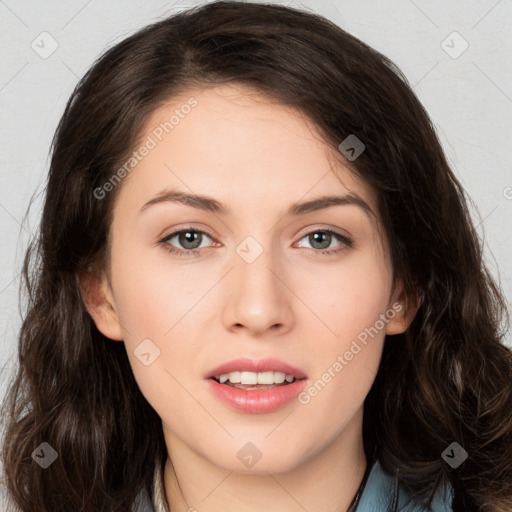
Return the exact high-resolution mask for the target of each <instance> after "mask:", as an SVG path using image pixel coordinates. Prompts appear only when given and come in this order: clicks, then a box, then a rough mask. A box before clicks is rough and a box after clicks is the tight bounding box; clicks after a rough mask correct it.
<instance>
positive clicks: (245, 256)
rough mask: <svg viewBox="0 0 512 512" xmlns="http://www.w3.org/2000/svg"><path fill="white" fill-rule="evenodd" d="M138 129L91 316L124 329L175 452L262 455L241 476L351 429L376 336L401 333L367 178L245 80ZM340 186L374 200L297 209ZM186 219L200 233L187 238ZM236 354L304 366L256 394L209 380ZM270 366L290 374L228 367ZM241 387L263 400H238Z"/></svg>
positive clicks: (280, 467)
mask: <svg viewBox="0 0 512 512" xmlns="http://www.w3.org/2000/svg"><path fill="white" fill-rule="evenodd" d="M192 97H193V98H194V99H195V101H194V100H191V99H190V98H192ZM185 105H189V107H190V108H188V107H186V106H185ZM175 111H178V112H175ZM173 115H174V116H175V117H174V118H172V120H171V121H170V122H169V120H170V118H171V116H173ZM177 119H179V121H177ZM166 122H167V123H168V124H167V125H166V124H165V123H166ZM347 135H348V134H347ZM141 141H142V142H141V145H140V146H139V149H138V152H137V155H138V156H136V157H135V158H136V159H137V165H136V166H135V167H133V168H130V167H128V168H129V169H130V172H129V174H128V176H127V177H126V178H124V179H123V181H122V183H121V184H120V185H117V186H119V187H121V189H120V191H119V192H120V193H119V196H118V198H117V201H116V204H115V209H114V216H113V223H112V229H111V241H112V250H111V279H110V281H109V282H107V281H104V282H103V285H104V288H103V290H104V292H105V297H106V298H107V300H108V302H109V303H110V305H111V310H110V311H107V310H106V309H104V312H103V314H98V313H95V312H93V316H94V318H95V320H96V324H97V325H98V328H99V329H100V330H101V331H102V332H103V333H104V334H105V335H107V336H109V337H110V338H112V339H118V340H121V339H122V340H124V343H125V345H126V350H127V353H128V356H129V358H130V363H131V365H132V368H133V373H134V375H135V378H136V380H137V382H138V385H139V386H140V389H141V392H142V393H143V394H144V396H145V397H146V399H147V400H148V402H149V403H150V404H151V405H152V407H153V408H154V409H155V410H156V412H157V413H158V414H159V415H160V417H161V418H162V422H163V428H164V434H165V436H166V440H167V443H168V447H169V445H172V443H176V445H177V444H180V445H181V446H186V447H188V448H189V449H190V450H192V451H193V452H195V454H197V455H199V456H201V457H203V458H205V459H207V460H209V461H211V462H213V463H215V464H216V465H218V466H221V467H223V468H227V469H230V470H235V471H244V470H248V469H250V465H248V463H247V462H244V461H245V460H246V459H247V454H249V455H250V456H254V457H256V458H258V457H259V456H260V455H258V451H259V453H260V454H261V459H260V460H258V461H257V463H256V464H254V469H252V468H251V469H250V470H251V471H254V472H266V471H270V472H282V471H287V470H290V469H292V468H293V467H296V466H298V465H299V464H301V463H302V462H305V461H306V460H308V459H309V458H311V457H313V456H314V455H315V454H318V453H319V452H321V451H322V450H323V449H325V448H327V447H328V446H330V445H331V444H332V443H334V442H335V441H336V440H337V439H338V438H339V436H340V434H341V433H342V432H343V431H346V430H348V429H352V430H353V432H360V425H361V418H362V406H363V401H364V399H365V397H366V395H367V393H368V391H369V390H370V388H371V385H372V383H373V381H374V378H375V375H376V373H377V370H378V367H379V362H380V357H381V351H382V347H383V341H384V337H385V334H386V333H389V334H394V333H396V332H400V331H402V330H403V328H404V327H405V326H403V325H402V324H399V323H398V322H399V318H400V314H399V313H398V311H399V309H400V308H401V306H397V303H396V301H397V299H399V298H400V297H399V295H398V293H400V291H401V288H400V287H398V288H397V290H396V291H395V292H394V293H392V292H393V290H392V284H393V283H392V268H391V265H390V263H389V261H388V259H387V257H386V253H387V249H386V247H385V246H383V245H382V241H381V239H380V238H379V235H378V224H377V223H378V222H379V219H378V217H377V210H376V202H375V196H374V195H373V193H372V191H371V190H370V188H369V187H368V186H366V185H365V184H364V183H362V182H361V181H359V180H357V179H356V178H355V177H354V176H353V175H352V174H351V172H350V171H349V169H348V167H346V166H345V165H343V163H342V162H343V161H345V162H346V163H347V164H349V162H347V161H346V160H344V158H343V156H342V154H341V153H339V154H338V155H337V159H336V158H335V156H336V155H335V154H334V153H329V150H328V149H327V146H326V144H325V143H324V142H323V141H322V140H321V139H320V137H319V136H318V135H315V132H314V131H313V128H312V126H311V124H308V123H307V122H306V120H305V119H304V118H303V117H302V116H301V115H300V114H298V113H297V112H295V111H293V110H291V109H289V108H286V107H283V106H278V105H276V104H272V103H270V102H268V100H265V99H264V98H262V97H256V96H254V95H251V93H250V90H248V89H245V88H243V87H235V86H218V87H216V88H214V89H210V90H207V91H199V90H198V91H193V92H191V93H190V94H188V95H183V96H180V97H179V98H175V99H173V100H172V101H170V102H169V103H168V104H167V105H165V106H162V107H160V108H159V109H158V110H156V111H155V112H154V113H153V114H152V116H151V118H150V119H149V120H148V122H147V124H146V128H145V133H144V135H143V137H142V138H141ZM340 142H341V141H340ZM363 142H364V141H363ZM143 145H145V147H146V150H144V149H140V148H141V147H142V146H143ZM132 163H133V161H132ZM342 183H343V184H342ZM171 192H179V193H181V194H183V196H185V195H190V196H196V195H197V196H201V197H202V198H205V197H208V198H211V201H212V202H211V203H209V202H208V203H207V202H205V201H202V200H201V201H200V200H198V199H188V200H186V199H185V200H183V201H178V200H172V193H171ZM110 193H112V192H110ZM165 194H167V198H166V196H165ZM346 195H351V196H357V197H358V198H360V200H362V201H364V202H365V203H366V204H367V205H368V207H369V209H371V210H367V209H365V208H363V207H361V206H360V205H358V204H355V203H347V204H340V203H338V204H337V203H336V202H335V201H331V202H326V203H324V204H323V205H321V204H318V203H316V207H315V203H311V204H310V205H309V206H308V207H303V208H300V207H298V205H300V204H305V203H310V202H311V201H315V200H318V199H319V198H324V197H326V196H338V197H342V196H346ZM156 198H159V200H156ZM98 200H101V199H98ZM361 204H362V203H361ZM292 206H293V207H294V211H292V212H289V210H290V208H292ZM372 211H373V213H371V212H372ZM192 228H193V229H194V230H197V231H200V233H199V234H196V235H194V234H193V233H189V234H188V235H187V234H186V232H187V230H188V231H189V232H190V230H191V229H192ZM179 230H185V233H183V234H182V235H181V236H180V235H179V234H178V235H172V233H174V232H177V231H179ZM326 230H332V231H333V232H335V233H337V234H339V238H338V237H337V236H336V235H335V234H329V232H326ZM171 235H172V236H171ZM194 249H195V251H194V252H193V253H192V250H194ZM179 251H181V252H179ZM105 311H106V312H105ZM400 325H402V327H400ZM241 357H243V358H247V359H249V360H252V361H256V362H258V361H260V360H263V359H274V360H276V359H277V360H279V361H280V362H282V363H283V364H287V365H289V366H290V367H293V368H294V369H295V370H297V371H296V372H295V370H290V371H293V372H294V373H295V374H296V377H297V378H298V377H300V376H301V375H300V373H301V374H302V377H304V376H305V377H306V378H305V379H303V380H297V382H296V383H294V384H284V383H283V384H282V385H280V386H278V387H274V388H270V389H269V390H266V391H265V390H263V391H255V390H237V389H236V388H235V387H233V386H226V384H219V383H216V382H215V383H214V382H213V381H212V379H209V378H208V377H209V376H210V375H212V373H215V372H214V369H215V368H217V367H219V366H220V365H223V364H225V363H229V362H230V361H232V360H234V359H236V358H241ZM273 365H274V366H275V368H274V370H279V369H281V370H283V368H280V366H279V363H277V362H275V361H274V362H271V363H270V365H269V366H261V367H254V368H253V367H244V364H239V366H242V367H240V368H238V367H237V364H236V363H235V367H234V369H233V371H235V372H236V370H237V369H238V370H239V371H244V370H251V369H252V370H257V369H262V370H265V371H266V372H269V371H270V372H271V371H274V370H272V367H273ZM217 373H218V372H217ZM221 373H223V372H221ZM224 373H225V372H224ZM281 373H287V372H281ZM269 376H270V377H272V378H274V377H276V375H275V374H273V373H270V374H269V373H266V377H269ZM230 377H231V378H232V379H233V380H235V381H236V380H237V378H236V373H235V374H234V375H233V374H232V375H230ZM245 377H246V378H249V379H250V378H252V377H253V375H252V374H248V375H246V376H245ZM277 380H279V374H278V375H277ZM285 382H286V380H285ZM285 386H291V387H292V386H293V391H292V392H290V391H288V390H285V389H284V388H285ZM215 390H216V391H215ZM224 391H225V392H226V393H224ZM250 393H257V394H258V395H257V396H258V397H259V398H258V399H255V398H254V397H256V394H253V395H252V397H253V399H252V400H251V398H249V401H250V403H249V405H244V403H245V402H244V400H245V399H246V398H247V397H249V396H250ZM225 395H229V396H230V397H231V398H230V400H231V402H229V399H222V398H220V396H225ZM233 401H234V402H235V403H233ZM236 404H238V406H237V405H236ZM248 443H252V444H251V445H249V444H248ZM255 448H256V449H255ZM241 449H242V451H241V452H240V450H241ZM244 450H245V451H244ZM244 457H245V458H244ZM254 457H253V458H254ZM247 460H248V459H247ZM251 460H252V459H251Z"/></svg>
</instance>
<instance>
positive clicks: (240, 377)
mask: <svg viewBox="0 0 512 512" xmlns="http://www.w3.org/2000/svg"><path fill="white" fill-rule="evenodd" d="M210 378H211V379H212V380H214V381H215V382H218V383H219V384H222V385H224V386H229V387H232V388H237V389H247V390H251V389H271V388H277V387H283V386H288V385H289V384H292V383H293V382H295V381H296V380H302V379H297V378H296V377H294V376H293V375H288V374H285V373H281V372H261V373H254V372H231V373H229V374H222V375H219V376H216V377H210Z"/></svg>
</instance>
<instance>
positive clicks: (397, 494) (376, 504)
mask: <svg viewBox="0 0 512 512" xmlns="http://www.w3.org/2000/svg"><path fill="white" fill-rule="evenodd" d="M451 503H452V489H451V487H445V488H440V489H439V490H438V492H437V493H436V495H435V497H434V500H433V501H432V505H431V510H432V511H435V512H452V511H453V509H452V505H451ZM356 512H424V511H423V509H421V508H420V507H418V506H415V505H413V504H412V502H411V494H410V493H409V492H408V490H407V488H406V487H404V486H403V485H401V486H400V485H397V483H396V482H395V478H394V477H393V476H392V475H389V474H387V473H385V472H384V470H383V469H382V467H381V465H380V463H379V461H378V460H377V461H376V462H375V463H374V465H373V467H372V469H371V471H370V474H369V475H368V480H367V481H366V485H365V486H364V489H363V493H362V495H361V499H360V501H359V504H358V506H357V509H356Z"/></svg>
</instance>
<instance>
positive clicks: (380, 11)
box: [0, 0, 512, 399]
mask: <svg viewBox="0 0 512 512" xmlns="http://www.w3.org/2000/svg"><path fill="white" fill-rule="evenodd" d="M202 3H205V2H200V1H199V2H198V1H196V2H194V1H189V2H187V1H180V2H165V1H159V0H153V1H151V2H147V1H142V0H141V1H137V0H125V1H121V0H111V1H109V2H104V1H100V0H89V1H87V0H66V1H63V0H61V1H57V0H53V1H46V2H40V1H35V0H32V1H26V0H5V1H2V0H0V106H1V108H0V180H1V185H0V229H1V239H2V244H1V249H0V251H1V256H0V265H1V267H0V326H1V337H2V339H1V343H0V363H1V368H5V369H4V371H3V372H2V373H1V376H2V378H1V380H0V386H1V389H0V399H1V398H3V393H4V387H5V378H6V377H7V376H8V375H9V373H10V369H11V368H13V366H14V364H15V357H14V356H15V352H16V343H17V339H16V336H17V331H18V329H19V326H20V323H21V320H20V316H19V309H18V285H19V271H20V268H21V262H22V256H23V254H24V251H25V248H26V246H27V242H28V240H29V237H30V234H31V232H35V231H36V230H37V224H38V221H39V215H40V207H41V200H42V191H43V187H44V183H45V177H46V173H47V170H48V163H49V158H48V150H49V146H50V142H51V138H52V136H53V132H54V130H55V128H56V126H57V122H58V120H59V117H60V115H61V114H62V112H63V109H64V105H65V102H66V100H67V98H68V96H69V94H70V93H71V91H72V89H73V87H74V86H75V84H76V82H77V81H78V79H79V78H80V77H81V76H82V75H83V74H84V73H85V71H86V70H87V69H88V68H89V67H90V65H91V64H92V63H93V61H94V60H95V59H96V57H97V56H98V55H99V54H100V53H101V52H102V51H103V50H104V49H105V48H106V47H107V46H111V45H112V44H114V43H115V42H118V41H119V40H121V39H123V38H124V37H126V36H127V35H129V34H130V33H132V32H133V31H134V30H136V29H138V28H140V27H142V26H144V25H146V24H147V23H149V22H152V21H155V20H157V19H158V18H160V17H161V16H162V15H166V14H170V13H172V12H174V11H177V10H180V9H183V8H186V7H189V6H193V5H198V4H202ZM276 3H283V4H286V5H292V6H297V7H305V8H307V9H308V10H313V11H315V12H318V13H320V14H323V15H325V16H326V17H328V18H329V19H331V20H332V21H334V22H335V23H337V24H338V25H340V26H341V27H343V28H344V29H346V30H347V31H349V32H350V33H352V34H353V35H355V36H357V37H359V38H360V39H362V40H363V41H365V42H367V43H368V44H370V45H371V46H373V47H374V48H376V49H377V50H379V51H381V52H382V53H384V54H385V55H387V56H389V57H390V58H391V59H392V60H394V61H395V62H396V63H397V64H398V65H399V67H400V68H401V69H402V70H403V71H404V73H405V74H406V76H407V77H408V79H409V81H410V82H411V84H412V85H413V86H414V90H415V92H416V93H417V95H418V96H419V98H420V100H421V101H422V102H423V104H424V105H425V107H426V108H427V110H428V112H429V113H430V115H431V117H432V119H433V121H434V123H435V125H436V127H437V130H438V132H439V136H440V138H441V141H442V143H443V146H444V148H445V150H446V153H447V156H448V159H449V161H450V163H451V165H452V167H453V169H454V171H455V173H456V175H457V176H458V178H459V179H460V181H461V183H462V185H463V186H464V187H465V188H466V190H467V192H468V193H469V195H470V196H471V198H472V199H473V201H474V207H472V208H473V210H472V212H473V216H474V219H475V223H476V224H477V225H478V231H479V233H480V235H481V237H482V238H483V240H484V244H485V255H486V261H487V263H488V265H489V268H490V269H491V271H492V272H493V274H494V275H495V276H496V277H497V279H498V281H499V282H500V283H501V286H502V287H503V290H504V292H505V295H506V297H507V298H508V305H509V310H510V304H511V300H512V263H511V261H512V258H511V257H510V256H511V254H512V244H511V241H510V227H509V220H510V219H511V217H512V216H511V212H512V171H511V165H510V164H511V158H510V146H511V140H510V138H511V137H510V135H511V131H512V66H511V64H510V62H512V61H511V59H510V55H512V39H511V35H510V32H509V31H507V29H509V28H510V27H511V26H512V1H511V0H500V1H497V0H480V1H473V2H460V1H447V0H442V1H441V0H436V1H426V0H414V1H413V0H393V1H388V2H371V1H366V0H332V1H331V0H305V1H303V2H298V1H291V2H290V1H288V0H286V1H283V2H276ZM454 31H456V32H457V33H458V34H459V35H457V34H455V35H451V34H452V33H453V32H454ZM43 32H47V33H48V34H50V35H49V36H48V35H41V34H42V33H43ZM443 41H444V43H443ZM52 44H53V45H55V44H57V45H58V47H57V48H56V49H55V51H54V52H53V53H52V54H51V55H45V53H44V52H49V51H50V50H51V49H52V46H51V45H52ZM466 45H468V48H467V49H465V47H466ZM464 49H465V51H463V50H464ZM36 50H37V51H36ZM450 54H451V55H450ZM43 57H45V58H43ZM34 193H35V194H36V195H35V199H34V202H33V206H32V208H31V212H30V215H29V216H28V217H27V218H26V221H25V222H22V221H23V219H24V216H25V212H26V210H27V207H28V203H29V200H30V198H31V196H32V195H33V194H34ZM70 342H72V340H70ZM507 343H508V344H511V342H510V334H509V335H508V338H507ZM511 345H512V344H511Z"/></svg>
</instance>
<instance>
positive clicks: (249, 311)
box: [224, 235, 291, 331]
mask: <svg viewBox="0 0 512 512" xmlns="http://www.w3.org/2000/svg"><path fill="white" fill-rule="evenodd" d="M235 252H236V255H234V256H235V258H234V266H235V268H234V269H233V272H232V276H231V279H233V280H234V281H232V283H233V287H232V289H231V290H230V297H229V299H228V307H227V308H226V311H225V318H224V320H225V322H227V325H226V327H228V328H229V327H230V325H231V326H232V325H240V324H241V325H244V326H245V327H247V328H248V329H250V330H254V331H261V330H265V329H266V328H268V327H271V326H274V325H276V324H279V325H286V324H289V323H290V321H291V310H290V304H289V300H288V297H287V293H288V290H287V288H286V286H284V284H283V283H282V282H281V280H283V281H286V280H285V278H284V276H283V277H281V278H278V277H277V276H279V274H280V272H281V271H280V268H281V266H280V265H279V262H278V258H279V255H278V254H276V253H275V252H273V250H272V248H271V243H270V240H269V239H268V238H265V240H262V241H261V242H260V241H259V240H258V239H256V237H254V236H252V235H249V236H247V237H246V238H244V239H243V240H242V241H241V242H240V243H239V244H238V246H237V247H236V249H235ZM276 274H277V276H276Z"/></svg>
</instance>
